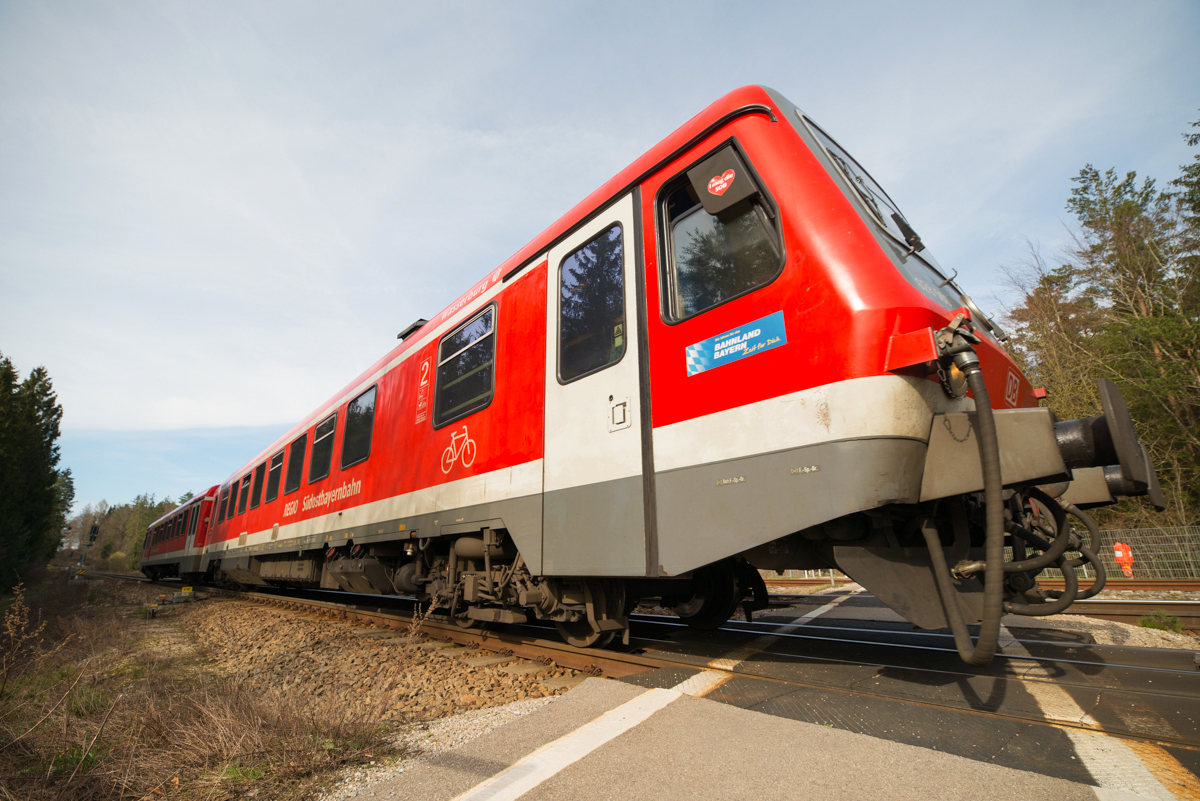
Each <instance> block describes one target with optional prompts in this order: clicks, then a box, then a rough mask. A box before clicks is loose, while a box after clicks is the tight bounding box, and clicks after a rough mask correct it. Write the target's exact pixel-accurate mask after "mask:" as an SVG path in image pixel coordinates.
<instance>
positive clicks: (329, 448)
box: [308, 412, 337, 484]
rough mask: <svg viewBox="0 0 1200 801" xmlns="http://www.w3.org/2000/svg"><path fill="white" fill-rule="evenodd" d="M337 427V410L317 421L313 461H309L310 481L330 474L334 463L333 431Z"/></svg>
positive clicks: (314, 434)
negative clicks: (331, 465)
mask: <svg viewBox="0 0 1200 801" xmlns="http://www.w3.org/2000/svg"><path fill="white" fill-rule="evenodd" d="M336 428H337V412H334V413H333V414H331V415H329V416H328V417H326V418H325V419H324V420H322V421H321V422H319V423H317V430H316V431H314V432H313V448H312V461H310V462H309V463H308V483H309V484H311V483H313V482H314V481H320V480H321V479H323V478H325V476H327V475H329V465H330V464H332V463H333V431H334V429H336Z"/></svg>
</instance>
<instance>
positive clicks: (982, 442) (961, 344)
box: [922, 317, 1004, 665]
mask: <svg viewBox="0 0 1200 801" xmlns="http://www.w3.org/2000/svg"><path fill="white" fill-rule="evenodd" d="M960 323H961V317H960V318H958V319H955V320H954V322H952V323H951V324H950V327H949V328H947V329H945V333H952V334H953V339H952V340H951V341H950V342H947V345H949V348H948V349H947V354H946V355H951V354H953V359H954V364H955V365H957V366H958V368H959V369H960V370H962V372H963V373H964V374H965V375H966V378H967V386H968V387H970V389H971V394H972V395H974V396H975V436H976V441H977V442H978V443H979V461H980V467H981V468H982V471H983V499H984V504H985V510H986V511H985V519H986V531H987V539H986V540H985V543H984V557H985V567H984V572H983V621H982V623H981V624H980V627H979V640H978V641H977V642H975V643H972V642H971V635H970V632H968V631H967V627H966V625H965V623H964V622H963V619H962V613H961V612H960V611H959V608H958V599H957V596H956V592H955V590H954V588H953V586H952V585H951V583H950V571H949V570H948V569H947V568H946V557H945V554H943V553H942V544H941V541H940V540H939V539H938V537H937V532H936V529H935V528H934V527H933V526H932V525H931V524H926V525H924V526H923V527H922V532H923V533H924V535H925V542H926V544H927V545H928V547H929V556H930V560H931V562H932V565H933V574H934V580H935V581H936V582H937V588H938V593H939V594H940V595H941V596H942V609H943V610H944V611H945V613H946V621H947V622H948V623H949V624H950V630H951V631H952V632H953V634H954V644H955V646H956V647H957V648H958V655H959V656H960V657H962V660H963V661H964V662H966V663H967V664H969V665H986V664H988V663H989V662H991V661H992V657H994V656H995V655H996V649H997V648H998V647H999V644H1000V616H1001V615H1002V614H1003V613H1004V485H1003V481H1002V479H1001V477H1000V440H999V437H998V435H997V434H996V418H995V416H994V415H993V414H992V403H991V399H990V398H989V397H988V390H987V384H985V383H984V380H983V373H982V372H981V371H980V369H979V356H978V355H977V354H976V353H975V350H974V348H972V347H970V345H968V344H967V342H971V341H973V342H975V343H978V342H979V340H978V339H977V338H976V337H974V336H972V335H971V334H970V332H969V329H968V330H967V331H966V332H965V334H964V331H963V329H961V328H959V324H960Z"/></svg>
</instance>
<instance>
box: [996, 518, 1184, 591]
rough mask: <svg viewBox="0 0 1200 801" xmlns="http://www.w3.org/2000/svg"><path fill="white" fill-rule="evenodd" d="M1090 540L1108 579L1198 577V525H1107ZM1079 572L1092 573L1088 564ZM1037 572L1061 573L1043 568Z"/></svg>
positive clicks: (1052, 575)
mask: <svg viewBox="0 0 1200 801" xmlns="http://www.w3.org/2000/svg"><path fill="white" fill-rule="evenodd" d="M1083 533H1086V532H1083ZM1092 544H1093V546H1094V547H1095V551H1096V555H1097V556H1098V557H1100V561H1101V562H1102V563H1103V564H1104V569H1105V571H1106V572H1107V573H1108V577H1109V578H1110V579H1122V578H1134V579H1200V526H1177V527H1173V528H1121V529H1110V530H1108V531H1101V532H1100V542H1099V543H1092ZM1009 558H1011V557H1009ZM1080 572H1081V573H1082V575H1083V576H1085V577H1091V576H1092V575H1093V571H1092V570H1091V568H1090V566H1085V567H1083V568H1080ZM1078 574H1079V573H1077V575H1078ZM1041 576H1042V577H1044V578H1062V573H1061V572H1060V571H1058V570H1054V569H1047V570H1046V571H1044V572H1043V573H1042V574H1041Z"/></svg>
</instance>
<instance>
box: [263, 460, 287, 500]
mask: <svg viewBox="0 0 1200 801" xmlns="http://www.w3.org/2000/svg"><path fill="white" fill-rule="evenodd" d="M282 476H283V451H280V452H279V453H277V454H275V455H274V456H272V457H271V469H270V470H268V471H267V498H266V501H267V503H270V502H271V501H273V500H275V499H276V498H278V497H279V479H280V478H281V477H282Z"/></svg>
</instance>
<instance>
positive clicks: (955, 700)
mask: <svg viewBox="0 0 1200 801" xmlns="http://www.w3.org/2000/svg"><path fill="white" fill-rule="evenodd" d="M93 575H99V574H93ZM113 578H122V579H128V578H129V577H127V576H113ZM156 584H158V585H160V586H171V583H169V582H156ZM217 592H220V593H221V594H224V595H226V596H228V597H233V598H238V599H240V600H242V601H244V602H249V603H255V604H262V605H265V606H272V607H276V608H282V609H291V610H295V611H303V612H314V613H318V614H322V615H326V616H330V617H334V618H338V619H342V620H345V621H347V622H353V623H361V624H370V625H373V626H378V627H380V628H381V629H391V630H395V631H406V630H408V628H409V627H410V625H411V623H412V615H413V610H412V607H413V601H412V600H411V599H408V600H406V599H397V598H383V597H378V596H351V598H350V599H342V598H341V597H340V594H339V599H338V600H331V599H330V598H329V597H328V596H330V595H333V594H334V593H332V592H323V593H322V592H320V591H318V592H312V591H278V590H272V591H267V592H262V591H252V592H243V591H232V590H223V589H219V590H217ZM314 595H323V596H324V597H313V596H314ZM306 596H307V597H306ZM843 597H844V596H843ZM798 598H807V599H809V600H814V599H813V598H812V596H798ZM855 599H858V600H857V601H856V600H855ZM347 600H349V602H347ZM822 600H828V601H830V602H833V601H836V600H837V597H836V596H834V597H830V596H823V598H822ZM862 600H866V597H864V596H862V595H857V596H851V597H850V598H849V599H848V600H847V601H844V602H845V603H857V602H859V601H862ZM631 620H632V622H633V623H634V628H633V630H632V637H631V642H630V644H629V646H627V647H617V648H609V649H606V650H599V649H582V648H574V647H572V646H570V645H567V644H565V643H563V642H561V641H558V640H557V639H555V637H556V635H555V633H554V630H553V628H551V627H548V626H540V625H537V624H535V623H530V624H521V625H513V626H502V627H501V626H498V627H495V628H488V629H462V628H460V627H459V626H457V625H456V624H454V623H452V622H449V621H444V620H437V619H435V618H431V619H429V620H427V621H426V622H425V623H424V624H423V627H422V631H423V633H424V634H425V635H426V636H429V637H432V638H436V639H442V640H446V641H451V642H454V643H455V644H458V645H462V646H467V647H470V648H472V649H475V650H481V651H490V652H494V653H497V654H503V655H511V656H513V657H519V658H524V659H529V660H533V661H540V662H543V663H547V662H551V661H552V662H553V663H555V664H557V665H559V666H561V667H568V668H572V669H575V670H579V671H583V672H585V673H589V674H592V675H603V676H608V677H611V678H617V679H623V680H627V681H633V682H634V683H645V682H649V681H653V680H654V679H653V677H654V676H659V675H666V676H669V677H677V676H679V675H683V674H685V673H687V672H689V671H690V672H692V673H699V672H703V673H704V674H705V675H709V674H711V675H713V676H714V677H715V678H714V679H713V682H714V684H715V685H717V689H716V690H714V691H713V692H712V693H710V694H709V696H710V697H712V698H713V699H714V700H722V701H725V702H726V703H733V704H735V705H739V706H753V704H755V703H765V702H764V701H763V699H764V698H772V697H777V696H782V695H787V696H789V697H790V695H792V694H796V693H799V694H803V695H807V696H811V697H814V698H820V699H821V702H820V704H819V705H818V706H816V707H813V708H812V709H813V710H815V711H811V714H812V715H814V716H815V717H814V718H813V720H814V722H823V720H824V719H823V718H822V717H821V716H822V715H832V716H833V718H831V719H833V722H832V723H830V724H829V725H838V727H846V726H853V725H857V724H854V723H853V721H855V720H868V718H863V717H862V714H864V713H858V712H854V713H850V712H846V711H845V710H851V709H858V708H861V707H863V706H864V705H865V706H867V707H869V708H871V709H873V710H876V711H875V712H872V713H871V714H872V715H882V716H883V717H884V718H887V717H888V716H889V715H890V716H891V719H895V720H897V721H907V720H920V719H931V720H932V719H939V720H942V719H945V718H946V716H948V715H949V716H951V717H953V718H955V719H960V718H961V720H960V723H958V724H955V725H960V724H961V725H967V726H972V725H974V726H983V725H984V724H983V723H980V721H981V720H991V721H1003V722H1006V723H1005V724H1004V725H1011V726H1028V725H1035V724H1036V725H1041V726H1046V725H1051V726H1054V727H1057V728H1068V729H1080V730H1086V731H1092V732H1097V731H1099V732H1103V733H1106V734H1112V735H1115V736H1119V737H1126V738H1132V739H1136V740H1144V741H1147V742H1154V743H1159V744H1160V745H1169V746H1171V747H1175V748H1183V749H1188V750H1195V751H1196V753H1197V757H1196V758H1197V760H1198V761H1200V669H1198V668H1200V661H1198V660H1200V655H1197V654H1195V653H1192V652H1189V651H1176V650H1170V649H1151V648H1134V647H1122V646H1103V645H1096V644H1093V643H1086V642H1081V641H1070V640H1055V639H1045V638H1040V637H1038V636H1036V635H1035V634H1030V633H1029V632H1022V634H1021V636H1009V637H1006V638H1005V639H1004V640H1003V641H1002V648H1001V652H1000V653H999V654H998V656H997V659H996V660H995V662H994V663H993V664H992V665H990V666H988V667H985V668H971V667H968V666H966V665H964V664H963V663H962V662H961V661H959V660H958V658H957V654H956V651H955V648H954V644H953V641H952V638H951V637H950V636H949V635H947V634H944V633H941V632H926V631H914V630H913V629H912V627H911V626H910V625H906V624H905V625H902V624H882V623H871V622H869V621H858V620H848V619H836V620H831V619H821V618H819V617H818V618H815V619H811V620H805V619H804V618H801V619H799V622H797V620H795V619H793V620H792V621H791V622H790V623H789V622H782V623H781V622H780V619H778V618H776V619H773V620H763V621H753V622H749V623H747V622H745V621H731V622H730V623H729V624H727V625H726V626H724V627H722V628H721V629H720V630H718V631H715V632H697V631H694V630H692V629H690V628H688V627H687V626H686V625H684V624H683V623H682V622H680V621H679V620H678V619H676V618H671V617H665V616H657V615H635V616H633V617H632V618H631ZM681 672H682V673H681ZM675 680H676V679H675V678H671V679H670V681H675ZM1046 693H1051V694H1055V693H1057V694H1061V695H1062V696H1063V697H1064V698H1075V699H1077V701H1078V703H1079V708H1080V709H1087V710H1088V712H1087V714H1086V716H1085V715H1084V714H1083V713H1082V712H1080V714H1079V716H1078V718H1077V719H1070V717H1069V716H1068V717H1063V716H1062V715H1061V714H1057V713H1055V712H1054V711H1053V710H1054V709H1055V708H1056V707H1054V706H1053V705H1051V707H1050V709H1051V711H1049V712H1048V711H1047V709H1046V708H1044V707H1043V706H1042V705H1040V704H1039V702H1038V699H1039V698H1041V697H1043V696H1044V695H1045V694H1046ZM881 705H882V706H881ZM1131 705H1132V706H1133V707H1135V708H1136V709H1137V710H1138V714H1137V715H1133V716H1131V715H1129V714H1127V708H1128V707H1130V706H1131ZM755 708H756V707H755ZM879 709H884V710H890V711H883V712H881V711H879ZM964 716H965V717H964ZM834 718H836V719H834ZM881 719H882V718H881ZM846 721H850V723H847V722H846ZM962 721H966V723H962ZM1193 721H1194V722H1193ZM872 725H874V724H872ZM898 725H899V724H898ZM930 725H933V724H930ZM937 725H947V724H945V723H941V724H937ZM986 725H990V726H994V725H998V724H995V723H991V724H986ZM985 728H986V726H985ZM865 732H866V733H875V732H874V731H873V730H869V729H868V730H865ZM886 735H887V732H883V733H882V734H880V736H886Z"/></svg>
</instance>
